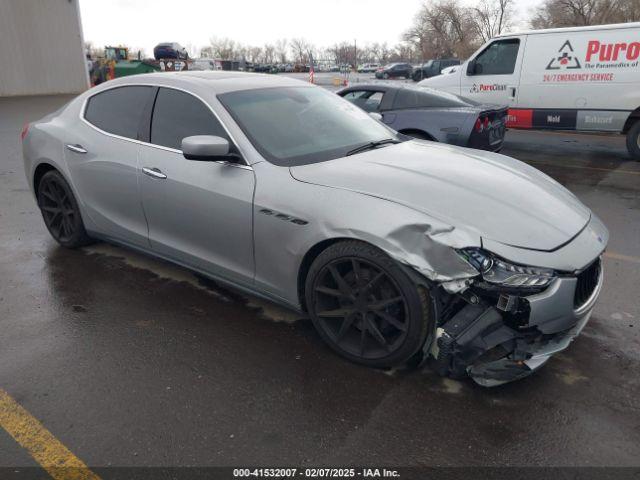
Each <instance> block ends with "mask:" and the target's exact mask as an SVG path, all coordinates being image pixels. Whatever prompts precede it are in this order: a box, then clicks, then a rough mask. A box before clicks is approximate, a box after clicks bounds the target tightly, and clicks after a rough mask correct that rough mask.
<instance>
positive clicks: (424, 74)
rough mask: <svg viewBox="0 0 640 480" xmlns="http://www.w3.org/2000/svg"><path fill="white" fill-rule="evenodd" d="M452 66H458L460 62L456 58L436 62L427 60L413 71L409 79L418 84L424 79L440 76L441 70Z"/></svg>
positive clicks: (441, 59)
mask: <svg viewBox="0 0 640 480" xmlns="http://www.w3.org/2000/svg"><path fill="white" fill-rule="evenodd" d="M454 65H460V60H459V59H457V58H440V59H437V60H429V61H428V62H425V63H423V64H422V65H421V66H420V67H418V68H415V69H414V70H413V74H412V75H411V78H413V81H414V82H419V81H420V80H423V79H425V78H431V77H435V76H436V75H440V73H442V70H443V69H445V68H448V67H451V66H454Z"/></svg>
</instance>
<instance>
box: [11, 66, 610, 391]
mask: <svg viewBox="0 0 640 480" xmlns="http://www.w3.org/2000/svg"><path fill="white" fill-rule="evenodd" d="M23 149H24V161H25V171H26V175H27V179H28V182H29V185H30V186H31V188H32V190H33V193H34V195H35V198H36V200H37V202H38V206H39V207H40V209H41V211H42V215H43V218H44V223H45V225H46V227H47V229H48V230H49V232H50V233H51V235H52V236H53V238H55V240H57V241H58V242H59V243H60V244H61V245H63V246H65V247H71V248H73V247H80V246H82V245H86V244H88V243H89V242H92V241H95V240H103V241H107V242H113V243H117V244H120V245H123V246H126V247H130V248H134V249H136V250H140V251H143V252H146V253H149V254H151V255H155V256H157V257H161V258H164V259H167V260H170V261H172V262H175V263H178V264H180V265H183V266H185V267H188V268H190V269H192V270H194V271H197V272H200V273H202V274H204V275H207V276H209V277H211V278H213V279H215V280H217V281H219V282H224V283H227V284H231V285H233V286H235V287H237V288H239V289H241V290H244V291H246V292H250V293H252V294H255V295H259V296H262V297H265V298H267V299H270V300H272V301H275V302H279V303H282V304H284V305H287V306H289V307H291V308H294V309H297V310H299V311H303V312H306V313H307V314H308V315H309V316H310V317H311V319H312V321H313V323H314V325H315V326H316V328H317V330H318V332H319V334H320V335H321V337H322V338H323V339H324V340H325V341H326V342H327V344H328V345H330V346H331V347H332V348H333V349H334V350H335V351H337V352H338V353H339V354H341V355H343V356H344V357H346V358H348V359H350V360H352V361H355V362H359V363H361V364H364V365H369V366H374V367H392V366H397V365H401V364H407V363H409V364H414V365H417V364H422V363H426V362H430V363H431V364H432V365H433V367H434V368H435V369H436V370H437V371H438V372H440V373H441V374H442V375H449V376H456V377H458V376H463V375H470V376H471V377H472V378H473V379H474V380H475V381H477V382H478V383H480V384H482V385H497V384H500V383H504V382H508V381H511V380H515V379H517V378H520V377H523V376H525V375H528V374H530V373H531V372H532V371H534V370H536V369H537V368H539V367H540V366H541V365H542V364H543V363H545V362H546V361H547V360H548V358H549V357H550V356H551V355H552V354H553V353H554V352H557V351H559V350H562V349H564V348H566V347H567V345H568V344H569V342H570V341H571V340H572V339H573V338H574V337H575V336H576V335H577V334H578V333H579V332H580V330H581V329H582V328H583V327H584V325H585V323H586V322H587V320H588V318H589V316H590V314H591V311H592V309H593V306H594V303H595V301H596V298H597V296H598V293H599V291H600V287H601V285H602V268H601V264H600V255H601V253H602V252H603V250H604V248H605V246H606V244H607V240H608V232H607V230H606V228H605V227H604V226H603V224H602V223H601V222H600V220H598V218H596V216H595V215H593V214H592V213H591V211H590V210H589V209H588V208H587V207H585V206H584V205H582V204H581V203H580V202H579V201H578V199H577V198H576V197H575V196H573V195H572V194H571V193H570V192H568V191H567V190H565V189H564V188H563V187H562V186H560V185H559V184H558V183H556V182H555V181H554V180H552V179H550V178H549V177H547V176H546V175H544V174H542V173H541V172H539V171H538V170H536V169H534V168H532V167H529V166H527V165H525V164H523V163H520V162H518V161H516V160H514V159H511V158H509V157H505V156H502V155H498V154H494V153H488V152H479V151H477V150H471V149H466V148H461V147H454V146H451V145H445V144H436V143H433V142H426V141H421V140H408V139H407V137H405V136H402V135H398V134H396V133H395V132H394V131H393V130H391V129H389V128H388V127H387V126H385V125H384V124H382V123H380V122H378V121H376V120H374V119H373V118H371V117H370V116H369V115H368V114H367V113H365V112H364V111H362V110H361V109H359V108H357V107H356V106H354V105H352V104H351V103H349V102H348V101H346V100H344V99H342V98H340V97H338V96H337V95H335V94H332V93H330V92H328V91H326V90H323V89H321V88H318V87H314V86H312V85H309V84H306V83H303V82H300V81H297V80H293V79H287V78H281V77H276V76H266V75H256V74H243V73H237V72H184V73H166V74H149V75H139V76H135V77H127V78H123V79H119V80H114V81H111V82H107V83H106V84H103V85H100V86H99V87H96V88H93V89H91V90H89V91H87V92H85V93H84V94H82V95H80V96H78V97H77V98H76V99H74V100H73V101H71V102H70V103H69V104H68V105H67V106H65V107H64V108H62V109H61V110H59V111H58V112H56V113H54V114H52V115H49V116H48V117H45V118H43V119H42V120H40V121H38V122H35V123H32V124H31V125H27V126H26V127H25V129H24V130H23Z"/></svg>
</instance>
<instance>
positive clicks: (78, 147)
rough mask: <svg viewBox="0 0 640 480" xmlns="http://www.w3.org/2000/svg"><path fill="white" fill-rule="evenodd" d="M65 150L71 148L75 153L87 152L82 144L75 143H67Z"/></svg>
mask: <svg viewBox="0 0 640 480" xmlns="http://www.w3.org/2000/svg"><path fill="white" fill-rule="evenodd" d="M67 150H71V151H72V152H75V153H87V150H86V149H85V148H84V147H83V146H82V145H78V144H77V143H76V144H75V145H71V144H70V143H68V144H67Z"/></svg>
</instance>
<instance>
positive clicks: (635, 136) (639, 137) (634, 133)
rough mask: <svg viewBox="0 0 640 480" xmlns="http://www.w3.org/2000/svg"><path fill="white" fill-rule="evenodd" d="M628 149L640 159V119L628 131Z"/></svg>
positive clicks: (633, 155)
mask: <svg viewBox="0 0 640 480" xmlns="http://www.w3.org/2000/svg"><path fill="white" fill-rule="evenodd" d="M627 150H629V154H630V155H631V156H632V157H633V158H634V159H635V160H637V161H640V120H637V121H636V123H634V124H633V126H632V127H631V129H630V130H629V131H628V132H627Z"/></svg>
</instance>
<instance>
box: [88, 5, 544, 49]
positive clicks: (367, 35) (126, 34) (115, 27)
mask: <svg viewBox="0 0 640 480" xmlns="http://www.w3.org/2000/svg"><path fill="white" fill-rule="evenodd" d="M476 1H482V0H463V3H466V4H471V5H473V4H474V3H476ZM540 1H541V0H516V4H517V13H518V17H519V18H520V19H525V18H527V16H528V15H527V14H528V12H529V10H530V9H531V8H533V7H534V6H535V5H537V4H539V3H540ZM422 3H423V0H313V1H311V0H177V1H176V0H153V1H149V0H110V1H106V2H105V1H96V0H80V10H81V14H82V26H83V31H84V38H85V40H86V41H91V42H93V44H94V46H95V47H98V48H102V47H103V46H105V45H120V44H124V45H128V46H130V47H133V48H140V47H141V48H143V49H144V50H145V52H146V53H147V55H152V54H153V47H154V46H155V45H156V44H158V43H160V42H173V41H175V42H178V43H181V44H182V45H184V46H185V47H187V48H189V47H195V48H198V49H199V48H200V47H202V46H205V45H207V44H208V43H209V39H210V38H211V37H212V36H217V37H229V38H232V39H234V40H236V41H239V42H241V43H244V44H248V45H258V46H260V45H263V44H264V43H267V42H269V43H272V42H275V41H276V40H277V39H279V38H293V37H304V38H306V39H307V40H309V41H310V42H312V43H314V44H315V45H317V46H322V47H327V46H329V45H331V44H333V43H337V42H340V41H343V40H346V41H353V40H354V39H355V40H356V41H357V42H358V43H359V44H365V43H372V42H387V43H389V44H390V45H393V44H395V43H397V42H398V41H400V36H401V34H402V32H403V31H405V30H406V29H407V28H408V27H409V26H410V25H411V22H412V20H413V17H414V16H415V14H416V12H417V11H418V9H419V8H420V6H421V5H422Z"/></svg>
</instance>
